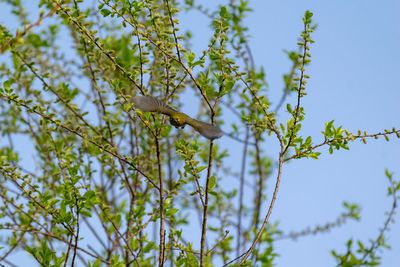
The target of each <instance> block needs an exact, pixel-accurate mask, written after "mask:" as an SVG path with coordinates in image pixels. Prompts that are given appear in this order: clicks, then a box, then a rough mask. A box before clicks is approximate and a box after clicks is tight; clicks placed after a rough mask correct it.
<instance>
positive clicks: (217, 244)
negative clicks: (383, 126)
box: [0, 0, 400, 266]
mask: <svg viewBox="0 0 400 267" xmlns="http://www.w3.org/2000/svg"><path fill="white" fill-rule="evenodd" d="M2 2H5V3H6V4H7V7H9V8H11V11H12V12H11V13H12V14H13V15H14V17H15V18H16V20H17V21H18V23H19V26H20V27H19V28H18V30H16V32H15V33H12V30H11V29H9V28H8V27H9V26H7V25H5V24H4V25H0V53H1V54H2V57H3V58H5V60H4V62H2V63H1V65H0V81H1V85H0V112H1V116H0V120H1V122H0V132H1V134H2V136H3V137H7V138H4V140H6V141H4V142H2V143H0V145H1V148H0V179H1V182H0V190H1V209H0V228H1V231H2V233H7V234H2V240H1V241H2V242H3V247H2V249H1V250H0V252H1V253H2V254H1V255H0V260H4V262H6V263H7V257H9V256H10V255H12V254H13V253H14V252H15V251H17V250H23V251H25V252H26V253H28V254H29V255H31V257H32V258H33V259H34V260H35V261H36V262H37V263H38V264H40V265H42V266H66V265H71V266H74V265H84V266H103V265H104V266H106V265H107V266H108V265H109V266H155V265H157V264H158V265H159V266H163V265H164V264H166V262H168V263H171V264H172V265H176V266H219V265H222V264H225V266H226V265H232V266H234V265H237V266H238V265H241V266H274V264H275V259H276V257H278V252H277V251H276V249H275V242H276V241H277V240H279V239H282V238H293V239H295V238H298V237H300V236H304V235H310V234H318V233H321V232H324V231H327V230H330V229H332V228H334V227H337V226H340V225H341V224H343V223H344V222H345V221H346V220H347V219H356V220H358V219H359V217H360V215H359V207H358V206H357V205H356V204H350V203H345V204H344V207H345V210H346V211H345V212H343V213H342V214H340V216H339V217H338V219H337V220H336V221H335V222H333V223H329V224H326V225H323V226H317V227H316V228H314V229H313V230H305V231H301V232H299V233H297V234H296V233H289V234H288V235H285V234H283V233H282V231H281V230H280V228H279V224H277V223H274V222H271V221H270V216H271V213H272V211H273V208H274V204H275V200H276V199H277V195H278V191H279V186H280V181H281V177H282V170H283V167H284V165H285V164H286V163H288V162H289V161H293V160H295V159H299V158H312V159H318V157H319V156H320V154H321V152H320V151H319V149H320V148H321V147H328V148H329V152H330V153H333V152H334V151H335V150H340V149H349V148H350V143H351V142H353V141H355V140H362V141H364V142H366V140H367V139H368V138H379V137H384V138H386V139H388V138H389V136H397V137H399V136H400V131H399V130H397V129H391V130H385V131H383V132H380V133H376V134H368V133H366V132H363V133H362V132H361V131H359V132H357V133H351V132H350V131H347V130H345V129H343V128H342V127H341V126H335V125H334V122H333V121H330V122H327V123H326V125H325V129H323V131H322V139H323V141H322V142H321V143H314V141H313V140H312V138H311V137H310V136H302V133H301V127H302V122H303V120H304V118H305V116H306V113H305V107H304V106H303V105H302V99H303V98H304V97H306V95H307V81H308V79H309V78H310V77H309V76H308V75H307V73H306V68H307V66H308V65H309V64H310V62H311V52H310V51H311V47H312V46H311V45H312V44H313V43H314V41H313V39H312V33H313V32H314V30H315V29H316V27H315V24H314V22H313V20H312V17H313V14H312V13H311V12H310V11H306V12H305V14H304V17H303V21H302V24H303V30H302V32H301V33H300V36H299V40H298V43H297V46H298V48H297V49H296V51H288V52H287V55H288V57H289V60H290V61H291V63H292V67H291V68H290V70H289V72H288V73H287V74H284V75H283V79H284V82H285V88H284V90H283V95H282V98H281V101H280V102H279V104H278V106H277V107H276V108H275V109H272V107H271V105H270V102H269V99H268V94H267V91H266V88H267V80H266V75H265V73H264V70H263V69H262V68H259V67H257V66H256V65H255V62H254V59H253V57H252V54H251V49H250V48H249V45H248V29H247V28H246V26H245V24H244V19H245V17H246V16H247V14H248V13H249V12H251V9H250V8H249V3H248V1H246V0H240V1H230V2H229V3H228V4H227V5H221V6H218V7H217V9H216V10H215V11H213V12H210V11H208V10H207V9H206V8H205V7H203V6H202V5H199V4H198V3H196V2H195V1H193V0H191V1H190V0H187V1H185V3H184V4H183V3H182V4H179V3H178V2H175V1H172V0H164V1H148V0H145V1H128V0H120V1H112V0H100V1H94V2H95V4H94V6H92V5H88V4H87V3H88V2H92V1H80V0H67V1H58V0H57V1H50V0H41V1H37V2H35V4H36V6H35V8H32V9H31V8H30V7H31V6H30V5H29V8H28V6H25V5H26V3H25V1H19V0H7V1H2ZM185 11H190V12H193V11H198V12H201V13H202V14H204V16H206V18H208V19H209V20H210V22H211V24H210V27H211V30H210V31H211V37H210V40H209V41H208V46H207V48H206V49H205V50H203V51H202V52H201V53H197V54H196V53H195V52H194V49H193V47H192V46H191V43H190V41H191V36H192V34H191V32H184V31H182V30H180V29H179V19H178V18H179V15H180V13H181V12H185ZM32 16H36V18H35V17H34V18H33V19H32ZM136 95H151V96H154V97H157V98H159V99H161V100H162V101H163V102H165V103H167V104H168V105H171V106H174V107H177V108H182V109H186V108H188V106H190V107H192V108H193V107H194V106H197V105H198V107H199V112H198V114H196V117H197V118H198V119H201V120H203V121H208V122H210V123H213V124H217V125H221V128H223V129H229V131H227V130H226V132H225V136H224V137H223V138H230V139H232V142H235V143H236V142H237V143H238V144H239V145H241V146H243V153H242V155H241V157H242V165H241V172H240V173H239V174H237V173H234V172H232V170H231V164H232V163H231V162H230V161H229V156H230V155H232V154H234V155H236V154H239V153H238V151H237V150H236V149H234V148H233V147H230V148H227V149H225V148H223V147H222V146H221V145H220V144H219V143H218V140H207V139H204V138H203V137H201V136H199V135H198V134H196V133H195V132H191V131H190V130H189V129H184V130H181V129H179V130H178V129H175V128H173V127H171V125H170V124H169V123H168V118H167V117H166V116H163V115H161V114H152V113H146V112H142V111H140V110H135V109H134V106H133V104H132V101H131V99H132V97H134V96H136ZM289 95H294V96H295V103H294V104H293V103H292V104H290V103H288V104H287V105H286V112H287V114H288V116H289V118H288V119H287V120H286V121H279V120H278V118H277V116H276V114H278V113H279V112H281V109H280V107H281V106H282V105H283V104H285V103H286V102H288V98H287V97H288V96H289ZM188 99H193V100H188ZM228 115H229V116H232V117H233V122H232V123H228V121H227V119H226V118H227V116H228ZM267 139H268V140H269V141H272V140H273V141H274V142H275V143H276V144H277V145H278V147H279V153H277V155H276V157H270V156H269V155H267V153H266V149H265V148H264V146H263V143H264V142H265V141H266V140H267ZM17 140H24V141H23V142H24V144H26V146H25V145H23V146H22V147H21V146H20V145H18V143H17ZM239 156H240V155H239ZM273 175H276V176H275V177H273V178H274V179H275V181H276V184H275V188H274V193H273V195H272V196H269V198H270V201H269V202H268V203H269V204H268V210H267V211H264V210H263V209H262V206H263V204H265V203H267V200H266V197H265V195H266V193H265V192H266V181H267V179H270V178H272V176H273ZM387 176H388V178H389V180H390V184H391V186H390V191H389V195H390V196H393V203H394V204H393V208H392V210H391V212H390V213H389V214H388V220H387V221H386V223H385V227H384V228H383V229H382V231H380V234H379V236H378V238H377V239H376V240H374V241H372V242H371V246H367V245H365V244H364V243H362V242H361V241H360V242H357V246H358V247H357V249H356V250H354V242H353V241H352V240H349V241H348V242H347V245H346V247H347V252H346V253H344V254H341V253H340V252H336V251H334V252H332V255H333V257H334V258H335V259H336V260H337V262H338V264H339V265H340V266H374V265H376V264H379V262H380V258H379V255H378V252H379V250H378V249H379V248H383V247H386V246H387V244H386V243H385V242H384V234H385V233H386V231H387V228H388V225H389V224H390V222H391V221H392V217H393V214H394V211H395V207H396V199H397V198H398V196H397V192H398V190H399V183H398V182H397V181H396V180H395V179H393V178H392V175H391V174H389V173H387ZM245 177H246V182H247V183H250V185H251V188H250V189H249V188H247V185H246V183H245ZM230 179H231V180H233V179H238V180H239V184H240V186H239V187H238V188H236V187H233V186H231V187H229V186H227V187H225V186H222V184H223V183H222V181H223V180H225V181H226V180H230ZM245 194H246V195H248V197H249V198H252V199H253V200H254V201H253V202H254V204H251V203H247V202H246V201H245V200H244V195H245ZM194 229H197V230H196V231H194ZM228 229H229V230H228Z"/></svg>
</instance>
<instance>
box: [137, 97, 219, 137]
mask: <svg viewBox="0 0 400 267" xmlns="http://www.w3.org/2000/svg"><path fill="white" fill-rule="evenodd" d="M132 102H133V104H134V106H135V108H137V109H139V110H141V111H144V112H157V113H162V114H165V115H167V116H169V121H170V123H171V124H172V125H173V126H175V127H176V128H181V129H183V128H184V127H185V125H186V124H189V125H190V126H192V127H193V128H194V129H195V130H196V131H198V132H199V133H200V134H201V135H202V136H204V137H206V138H208V139H210V140H214V139H217V138H220V137H221V136H222V135H223V134H224V133H223V132H222V131H221V129H220V128H219V127H218V126H215V125H212V124H210V123H206V122H202V121H199V120H196V119H193V118H191V117H190V116H188V115H186V114H185V113H183V112H180V111H178V110H175V109H173V108H171V107H170V106H168V105H167V104H165V103H164V102H162V101H160V100H158V99H156V98H154V97H152V96H134V97H133V98H132Z"/></svg>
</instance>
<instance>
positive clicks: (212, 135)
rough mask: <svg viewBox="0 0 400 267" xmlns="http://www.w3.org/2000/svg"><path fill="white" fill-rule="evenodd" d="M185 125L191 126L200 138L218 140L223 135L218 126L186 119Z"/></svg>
mask: <svg viewBox="0 0 400 267" xmlns="http://www.w3.org/2000/svg"><path fill="white" fill-rule="evenodd" d="M187 124H189V125H190V126H192V127H193V128H194V129H195V130H196V131H198V132H199V133H200V134H201V135H202V136H204V137H206V138H208V139H210V140H213V139H217V138H220V137H221V136H223V135H224V133H223V132H222V131H221V129H220V128H219V127H218V126H215V125H212V124H210V123H206V122H202V121H199V120H196V119H192V118H190V117H189V118H188V119H187Z"/></svg>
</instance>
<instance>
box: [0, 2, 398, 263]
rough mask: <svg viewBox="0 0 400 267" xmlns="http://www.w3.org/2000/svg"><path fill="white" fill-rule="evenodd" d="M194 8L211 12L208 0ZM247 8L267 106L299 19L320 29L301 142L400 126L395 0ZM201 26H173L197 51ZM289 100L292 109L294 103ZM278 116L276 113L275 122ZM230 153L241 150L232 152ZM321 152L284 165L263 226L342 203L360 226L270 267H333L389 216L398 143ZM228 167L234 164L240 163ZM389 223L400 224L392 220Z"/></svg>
mask: <svg viewBox="0 0 400 267" xmlns="http://www.w3.org/2000/svg"><path fill="white" fill-rule="evenodd" d="M202 2H203V3H204V4H205V5H206V4H208V3H211V4H212V5H214V6H215V2H214V1H202ZM218 2H219V3H224V1H218ZM250 3H251V4H250V6H251V7H252V8H253V12H252V13H250V15H249V17H248V18H247V19H246V22H247V26H248V27H249V33H250V35H251V38H250V39H249V44H250V47H251V49H252V51H253V54H254V58H255V60H256V65H257V66H260V67H261V66H262V67H264V69H265V72H266V74H267V81H268V84H269V88H268V95H269V98H270V100H271V102H272V105H274V104H276V103H277V102H278V101H279V99H280V96H281V93H282V88H283V82H282V75H283V74H284V73H286V72H287V71H288V70H289V68H290V62H289V61H288V59H287V56H286V55H285V53H284V50H293V49H296V42H297V38H298V36H299V33H300V31H301V30H302V16H303V14H304V12H305V11H306V10H310V11H311V12H313V13H314V21H315V22H316V23H317V24H318V28H317V30H316V31H315V33H314V34H313V39H314V40H315V43H314V44H313V45H312V47H311V55H312V63H311V65H310V66H309V67H308V68H307V74H309V75H310V76H311V78H310V79H309V83H308V87H307V96H306V97H305V98H304V99H303V104H304V108H305V112H306V119H305V121H304V123H303V128H302V132H301V133H302V134H303V135H304V136H307V135H311V136H313V138H314V140H315V142H316V143H319V141H322V134H321V131H322V130H323V128H324V123H325V122H327V121H330V120H335V125H342V126H343V127H344V128H345V129H348V130H351V131H357V130H358V129H362V130H367V131H368V132H369V133H376V132H380V131H382V130H383V129H391V128H392V127H400V119H399V118H400V116H399V114H400V111H399V106H400V105H399V102H400V88H399V83H398V77H399V70H400V50H399V47H400V27H399V25H400V16H399V14H398V12H399V10H400V1H395V0H392V1H389V0H388V1H372V0H351V1H349V0H337V1H306V0H290V1H289V0H282V1H261V0H255V1H251V2H250ZM6 13H7V10H4V9H2V10H1V11H0V22H1V23H4V20H6V19H5V18H6V16H7V14H6ZM2 18H3V19H2ZM204 22H205V18H204V17H203V16H202V15H201V14H199V13H197V12H190V13H189V14H186V15H182V17H181V24H180V25H181V28H182V29H185V28H191V30H192V32H193V34H194V39H193V41H192V43H193V44H194V49H195V50H198V51H201V50H203V49H204V48H205V47H206V46H207V40H208V38H205V37H208V36H209V35H210V32H209V29H208V28H207V23H204ZM193 25H197V26H196V27H195V28H194V27H193ZM288 101H290V102H291V103H294V99H293V98H289V99H288ZM189 113H190V110H189ZM283 118H284V116H283V115H282V117H280V119H283ZM218 142H221V145H222V146H225V147H227V146H230V145H231V144H232V143H231V140H229V139H227V138H225V139H221V140H220V141H218ZM265 145H266V146H268V144H265ZM237 149H240V151H241V147H240V146H239V145H238V148H237ZM264 149H267V150H268V147H265V148H264ZM274 152H276V151H274V149H273V148H271V153H270V154H269V153H268V154H269V155H270V156H271V157H275V156H276V153H274ZM321 152H323V153H322V155H321V157H320V160H317V161H316V160H311V159H301V160H296V161H293V162H291V163H290V164H288V165H286V166H285V167H284V169H283V176H282V183H281V188H280V192H279V195H278V199H277V202H276V206H275V208H274V211H273V214H272V217H271V220H272V221H273V222H276V221H279V223H280V226H281V229H282V230H284V231H296V230H302V229H304V228H306V227H308V226H314V225H316V224H324V223H326V222H328V221H333V220H335V219H336V217H337V216H338V215H339V214H340V213H341V212H342V211H343V208H342V202H343V201H344V200H346V201H349V202H356V203H358V204H360V205H361V207H362V212H361V221H359V222H354V221H351V222H349V223H347V224H345V225H344V226H342V227H340V228H337V229H334V230H333V231H331V232H330V233H325V234H321V235H317V236H310V237H304V238H300V239H299V240H297V241H290V240H283V241H279V242H277V243H276V249H277V253H279V254H280V256H279V257H278V259H277V265H276V266H289V267H290V266H300V267H302V266H307V267H314V266H315V267H319V266H334V261H333V258H332V256H331V255H330V251H331V250H332V249H336V250H338V251H340V252H343V251H344V250H345V242H346V241H347V239H348V238H350V237H351V238H354V239H361V240H363V241H367V240H369V239H370V238H375V237H376V236H377V234H378V230H379V228H380V227H381V226H382V225H383V223H384V220H385V219H386V217H385V211H388V210H389V209H390V206H391V201H390V198H388V197H387V196H386V192H387V191H386V190H387V187H388V182H387V179H386V178H385V175H384V171H385V169H386V168H388V169H389V170H390V171H392V172H394V174H395V177H400V164H399V163H400V140H399V139H394V138H393V139H392V140H391V141H390V142H386V141H384V140H383V139H382V140H369V141H368V144H367V145H364V144H363V143H361V142H358V141H357V142H354V143H352V144H350V150H349V151H338V152H334V154H333V155H329V154H328V153H327V151H326V150H322V151H321ZM231 160H232V166H235V165H237V163H236V160H239V159H235V158H234V157H233V158H232V159H231ZM274 179H275V178H274V176H272V177H271V178H270V180H269V182H268V190H267V200H268V201H267V202H265V203H264V209H263V210H264V211H265V212H266V210H267V205H268V203H269V200H270V196H271V195H272V191H273V185H274V183H275V180H274ZM223 183H226V184H227V185H228V184H232V182H231V181H223ZM395 218H396V220H397V221H399V219H400V218H399V215H396V217H395ZM388 237H389V238H388V240H387V241H388V242H389V243H390V244H391V246H392V249H391V250H385V251H383V253H382V254H381V255H382V257H383V262H382V265H381V266H384V267H391V266H393V267H395V266H398V262H400V224H399V223H397V224H394V225H393V226H392V227H391V231H390V232H389V233H388ZM21 260H22V259H21ZM21 264H22V262H21Z"/></svg>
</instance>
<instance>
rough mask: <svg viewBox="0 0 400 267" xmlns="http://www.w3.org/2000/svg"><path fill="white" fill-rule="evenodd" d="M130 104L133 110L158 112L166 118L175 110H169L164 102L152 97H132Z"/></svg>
mask: <svg viewBox="0 0 400 267" xmlns="http://www.w3.org/2000/svg"><path fill="white" fill-rule="evenodd" d="M132 102H133V104H134V106H135V108H138V109H140V110H141V111H144V112H158V113H162V114H165V115H168V116H172V114H174V113H175V112H178V111H177V110H175V109H173V108H171V107H170V106H168V105H167V104H165V103H164V102H162V101H160V100H158V99H157V98H154V97H152V96H134V97H133V98H132Z"/></svg>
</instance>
